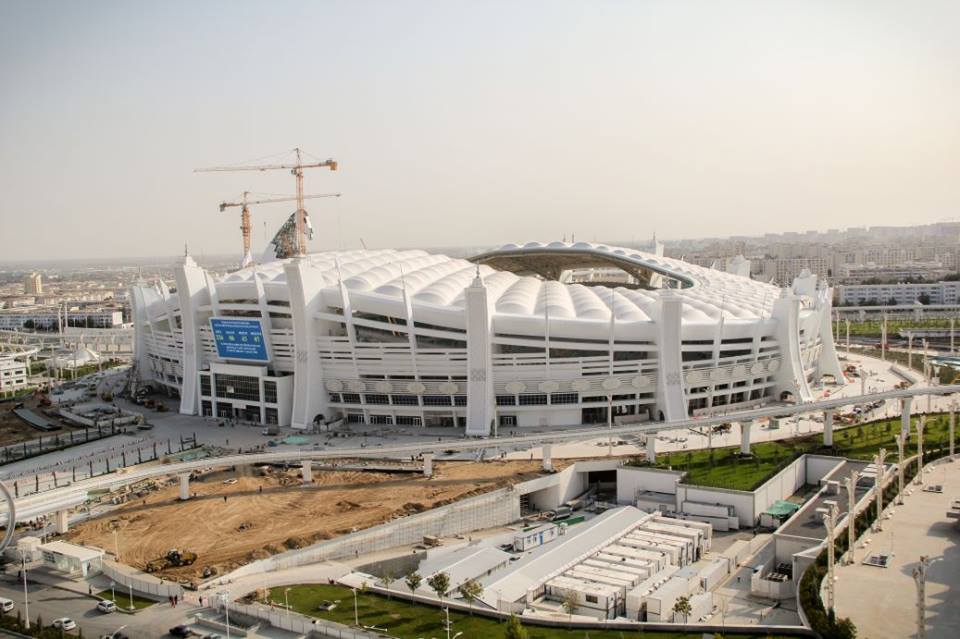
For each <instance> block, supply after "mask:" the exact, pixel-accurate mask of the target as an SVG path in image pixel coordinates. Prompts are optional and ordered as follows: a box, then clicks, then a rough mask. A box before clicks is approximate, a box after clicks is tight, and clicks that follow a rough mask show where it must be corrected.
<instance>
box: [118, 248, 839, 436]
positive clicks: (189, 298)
mask: <svg viewBox="0 0 960 639" xmlns="http://www.w3.org/2000/svg"><path fill="white" fill-rule="evenodd" d="M748 273H749V263H747V262H745V261H744V260H742V258H741V259H739V260H733V261H731V263H730V265H729V267H728V269H727V270H721V269H719V268H704V267H700V266H695V265H693V264H688V263H686V262H683V261H681V260H677V259H671V258H666V257H663V256H662V251H658V250H656V249H654V250H653V251H652V252H644V251H637V250H633V249H627V248H618V247H612V246H605V245H599V244H592V243H587V242H576V243H567V242H553V243H550V244H541V243H529V244H524V245H512V244H511V245H507V246H504V247H502V248H500V249H497V250H493V251H490V252H487V253H484V254H481V255H478V256H476V257H474V258H472V259H470V260H466V259H456V258H451V257H448V256H445V255H437V254H431V253H428V252H425V251H422V250H353V251H338V252H324V253H314V254H309V255H307V256H305V257H301V258H291V259H283V260H276V261H271V262H268V263H265V264H259V265H252V266H248V267H246V268H243V269H241V270H238V271H235V272H232V273H229V274H227V275H225V276H222V277H215V276H214V275H213V274H211V273H209V272H207V271H205V270H204V269H202V268H200V267H199V266H198V265H197V264H196V263H195V262H194V261H193V259H192V258H190V257H189V256H186V257H184V258H183V261H182V262H181V263H179V264H178V265H177V267H176V280H175V287H173V288H171V287H169V286H167V285H165V284H164V283H163V282H159V283H157V284H156V285H146V284H145V283H138V284H137V285H136V286H135V287H134V288H133V289H132V291H131V300H132V304H133V314H134V322H135V367H136V374H137V377H138V379H139V381H140V383H144V384H151V385H153V386H155V387H157V388H158V389H164V390H165V391H166V392H169V393H170V394H172V395H176V396H179V398H180V411H181V412H182V413H186V414H199V415H207V416H217V417H221V418H233V419H240V420H245V421H250V422H255V423H263V424H278V425H281V426H287V425H292V426H293V427H295V428H304V429H306V428H313V427H315V426H318V425H330V424H337V423H340V420H344V421H345V422H347V423H365V424H382V425H396V426H412V427H416V426H457V427H462V428H464V429H465V432H466V434H467V435H472V436H488V435H493V434H496V433H497V431H498V429H512V428H523V427H539V428H542V427H552V426H568V425H578V424H588V425H589V424H597V425H602V424H608V423H617V424H626V423H634V422H643V421H674V420H678V419H684V418H687V417H692V416H697V415H708V414H717V413H721V412H729V411H735V410H741V409H745V408H748V407H754V406H758V405H761V404H768V403H772V402H805V401H809V400H811V399H812V394H811V386H812V385H813V384H815V383H817V382H818V381H819V380H820V378H821V377H824V376H831V377H833V378H834V379H835V380H840V379H842V375H841V370H840V365H839V362H838V360H837V355H836V351H835V348H834V344H833V337H832V332H831V325H830V317H831V306H830V305H831V302H830V300H831V295H830V290H829V289H828V288H826V286H825V285H824V284H823V283H822V282H821V283H818V282H817V278H816V277H815V276H814V275H809V274H807V273H804V274H803V275H801V276H800V277H798V278H797V279H796V280H795V281H794V282H793V285H792V286H790V287H787V288H780V287H777V286H773V285H770V284H766V283H762V282H758V281H754V280H751V279H750V278H749V277H748V276H747V275H748Z"/></svg>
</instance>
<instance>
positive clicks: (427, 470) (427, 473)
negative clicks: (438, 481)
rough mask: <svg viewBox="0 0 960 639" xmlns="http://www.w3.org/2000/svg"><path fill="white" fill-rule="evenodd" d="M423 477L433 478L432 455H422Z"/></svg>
mask: <svg viewBox="0 0 960 639" xmlns="http://www.w3.org/2000/svg"><path fill="white" fill-rule="evenodd" d="M423 476H424V477H433V453H424V454H423Z"/></svg>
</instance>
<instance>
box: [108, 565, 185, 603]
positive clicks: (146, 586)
mask: <svg viewBox="0 0 960 639" xmlns="http://www.w3.org/2000/svg"><path fill="white" fill-rule="evenodd" d="M103 574H104V575H106V576H107V577H109V578H110V579H112V580H113V581H115V582H117V583H118V584H120V585H122V586H124V587H126V588H129V587H131V586H133V589H134V590H135V591H136V592H139V593H143V594H147V595H153V596H154V597H159V598H160V599H168V598H169V597H173V596H174V595H176V596H177V597H182V596H183V587H182V586H180V584H177V583H171V582H169V581H162V580H159V579H156V578H155V577H147V576H140V575H139V574H138V573H134V572H124V571H123V570H121V569H120V568H118V567H117V566H115V565H113V564H111V563H110V562H108V561H104V562H103Z"/></svg>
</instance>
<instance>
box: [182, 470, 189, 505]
mask: <svg viewBox="0 0 960 639" xmlns="http://www.w3.org/2000/svg"><path fill="white" fill-rule="evenodd" d="M188 499H190V473H184V474H183V475H180V501H186V500H188Z"/></svg>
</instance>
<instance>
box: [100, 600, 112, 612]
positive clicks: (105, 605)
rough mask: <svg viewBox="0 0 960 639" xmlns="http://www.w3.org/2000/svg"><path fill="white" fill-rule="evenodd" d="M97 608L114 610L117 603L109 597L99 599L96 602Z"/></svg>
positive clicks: (102, 610)
mask: <svg viewBox="0 0 960 639" xmlns="http://www.w3.org/2000/svg"><path fill="white" fill-rule="evenodd" d="M97 610H99V611H100V612H116V611H117V604H115V603H114V602H112V601H110V600H109V599H101V600H100V601H98V602H97Z"/></svg>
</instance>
